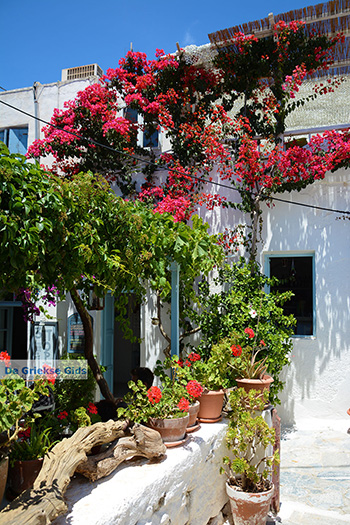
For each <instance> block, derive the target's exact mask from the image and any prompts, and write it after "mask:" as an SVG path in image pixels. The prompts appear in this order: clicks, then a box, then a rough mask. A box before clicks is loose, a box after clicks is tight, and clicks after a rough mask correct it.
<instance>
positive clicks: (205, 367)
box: [176, 345, 231, 423]
mask: <svg viewBox="0 0 350 525" xmlns="http://www.w3.org/2000/svg"><path fill="white" fill-rule="evenodd" d="M230 358H231V352H230V350H229V348H226V347H225V348H221V347H219V346H218V345H215V346H213V348H212V352H211V355H210V357H209V359H207V360H206V361H205V360H204V359H202V357H201V356H200V354H198V353H196V352H191V353H190V354H189V355H188V356H187V358H186V359H185V360H184V361H182V360H181V361H178V362H177V364H176V366H177V374H178V376H179V377H184V378H186V379H187V380H188V381H189V380H191V379H192V380H193V379H194V380H197V381H198V382H199V383H200V384H201V385H202V386H203V388H204V390H203V393H202V394H201V396H200V398H199V402H200V408H199V412H198V419H199V421H200V422H203V423H215V422H217V421H219V420H220V418H221V412H222V407H223V401H224V395H225V390H224V389H225V388H227V387H228V386H230V385H231V379H230V375H229V374H228V368H227V362H228V360H229V359H230Z"/></svg>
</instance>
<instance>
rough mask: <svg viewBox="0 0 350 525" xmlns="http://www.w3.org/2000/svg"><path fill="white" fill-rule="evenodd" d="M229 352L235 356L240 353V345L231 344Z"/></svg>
mask: <svg viewBox="0 0 350 525" xmlns="http://www.w3.org/2000/svg"><path fill="white" fill-rule="evenodd" d="M231 352H232V354H233V355H234V356H235V357H239V356H240V355H242V347H241V346H240V345H232V346H231Z"/></svg>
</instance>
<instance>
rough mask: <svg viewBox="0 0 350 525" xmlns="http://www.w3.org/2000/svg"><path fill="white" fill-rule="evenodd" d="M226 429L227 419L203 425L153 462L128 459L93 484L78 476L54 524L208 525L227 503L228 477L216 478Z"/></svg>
mask: <svg viewBox="0 0 350 525" xmlns="http://www.w3.org/2000/svg"><path fill="white" fill-rule="evenodd" d="M226 428H227V422H226V421H225V420H222V421H220V422H219V423H214V424H202V426H201V428H200V429H199V430H198V431H197V432H194V433H192V434H189V439H188V441H187V443H186V444H185V445H182V446H180V447H176V448H170V449H167V454H166V457H165V458H164V459H162V460H161V461H160V462H157V463H154V462H151V461H147V460H146V459H132V460H130V461H128V462H126V463H124V464H122V465H120V467H119V468H118V469H117V470H116V471H115V472H114V473H113V474H111V475H110V476H108V477H107V478H105V479H102V480H100V481H97V482H94V483H91V482H90V481H88V480H86V479H84V478H82V477H77V478H76V479H74V480H73V481H72V482H71V484H70V486H69V488H68V490H67V492H66V501H67V504H68V508H69V512H68V513H67V514H66V515H65V516H62V517H60V518H57V519H56V520H55V521H54V522H53V523H54V524H55V525H65V524H66V523H70V524H71V525H73V524H74V525H79V524H82V525H86V524H88V523H93V524H94V525H112V524H113V525H158V524H162V525H166V524H172V525H185V524H186V523H187V524H188V523H190V524H191V525H206V524H207V523H208V521H209V520H210V518H212V517H219V516H220V517H221V509H222V508H223V507H224V505H225V504H226V502H227V496H226V492H225V480H226V478H225V476H223V475H221V474H220V466H221V465H222V457H223V456H224V455H225V454H226V448H225V445H224V437H225V433H226ZM220 522H221V523H222V520H221V519H220V518H219V519H216V520H215V523H220Z"/></svg>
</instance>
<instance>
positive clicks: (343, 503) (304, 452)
mask: <svg viewBox="0 0 350 525" xmlns="http://www.w3.org/2000/svg"><path fill="white" fill-rule="evenodd" d="M349 426H350V418H348V419H344V420H336V421H329V420H308V421H303V422H301V423H300V424H299V425H298V429H297V430H294V431H291V432H282V440H281V478H280V479H281V497H280V500H281V508H280V512H279V515H278V516H277V518H276V519H275V520H271V521H270V522H269V523H271V524H272V523H276V524H277V523H282V524H283V525H301V524H307V525H314V524H315V525H316V524H317V525H341V524H342V523H350V434H349V433H348V432H347V430H348V428H349Z"/></svg>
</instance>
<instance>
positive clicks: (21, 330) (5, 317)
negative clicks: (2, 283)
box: [0, 290, 27, 359]
mask: <svg viewBox="0 0 350 525" xmlns="http://www.w3.org/2000/svg"><path fill="white" fill-rule="evenodd" d="M3 351H6V352H8V353H9V354H10V356H11V357H12V359H27V323H26V321H24V318H23V309H22V307H21V303H20V302H19V301H16V299H15V296H14V294H9V293H6V292H3V291H1V290H0V352H3Z"/></svg>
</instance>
